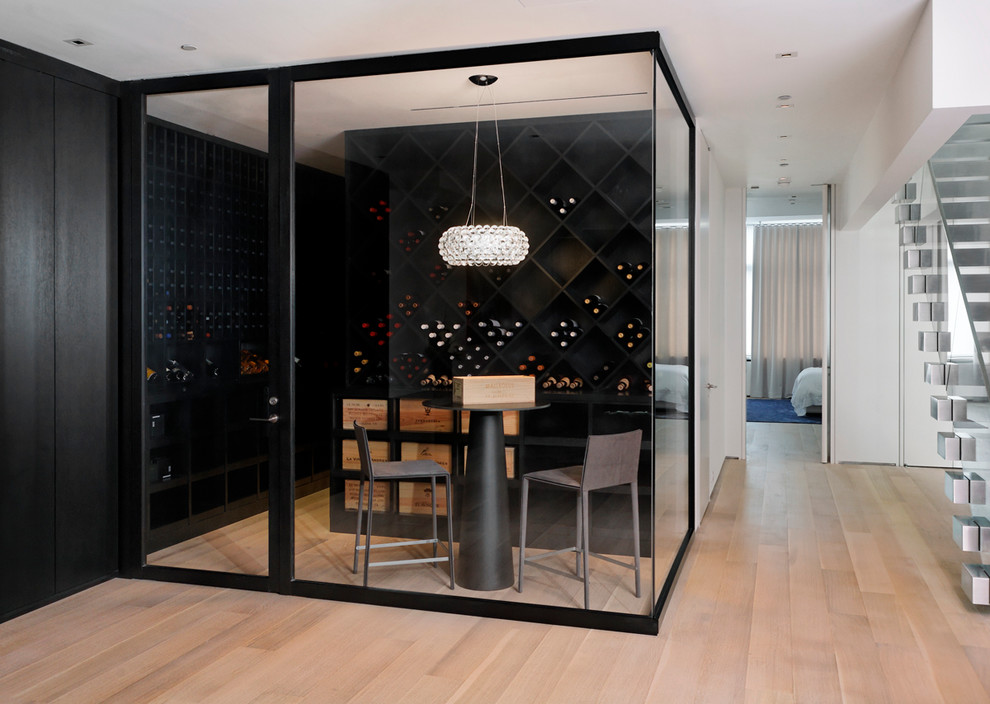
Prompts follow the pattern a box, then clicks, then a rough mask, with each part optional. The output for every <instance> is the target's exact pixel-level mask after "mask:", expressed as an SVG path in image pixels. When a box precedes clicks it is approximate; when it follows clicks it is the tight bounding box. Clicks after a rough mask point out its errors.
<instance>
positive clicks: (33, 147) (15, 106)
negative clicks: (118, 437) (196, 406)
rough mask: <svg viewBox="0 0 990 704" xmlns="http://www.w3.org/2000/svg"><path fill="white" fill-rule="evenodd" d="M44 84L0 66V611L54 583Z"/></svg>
mask: <svg viewBox="0 0 990 704" xmlns="http://www.w3.org/2000/svg"><path fill="white" fill-rule="evenodd" d="M53 80H54V79H52V78H51V77H50V76H45V75H43V74H40V73H37V72H34V71H31V70H28V69H25V68H22V67H19V66H15V65H13V64H10V63H7V62H3V61H0V95H2V96H3V98H2V99H0V301H2V307H0V432H2V436H0V558H2V561H3V564H2V568H0V613H7V612H10V611H13V610H15V609H17V608H20V607H23V606H26V605H29V604H31V603H33V602H35V601H38V600H39V599H41V598H44V597H45V596H50V595H51V594H52V593H53V592H54V583H55V560H54V550H55V534H54V528H53V526H54V502H53V496H54V490H55V445H54V438H55V387H54V368H55V358H54V337H55V326H54V316H53V310H52V308H53V299H54V293H55V281H54V272H53V266H52V262H53V252H54V232H53V227H52V224H53V202H54V192H53V182H54V163H53V160H52V157H51V155H52V145H53V132H52V123H53V119H54V111H53V103H52V90H53Z"/></svg>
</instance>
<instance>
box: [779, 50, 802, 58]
mask: <svg viewBox="0 0 990 704" xmlns="http://www.w3.org/2000/svg"><path fill="white" fill-rule="evenodd" d="M797 55H798V54H797V52H796V51H782V52H781V53H779V54H774V56H775V58H778V59H796V58H797Z"/></svg>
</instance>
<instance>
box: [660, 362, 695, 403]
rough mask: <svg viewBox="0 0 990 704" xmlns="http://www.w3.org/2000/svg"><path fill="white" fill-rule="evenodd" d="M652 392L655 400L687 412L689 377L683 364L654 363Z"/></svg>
mask: <svg viewBox="0 0 990 704" xmlns="http://www.w3.org/2000/svg"><path fill="white" fill-rule="evenodd" d="M653 393H654V396H655V398H656V400H657V401H660V402H662V403H664V404H667V405H668V406H673V407H674V409H675V410H676V411H678V412H679V413H687V412H688V407H689V404H690V402H691V378H690V375H689V374H688V367H687V365H685V364H654V365H653Z"/></svg>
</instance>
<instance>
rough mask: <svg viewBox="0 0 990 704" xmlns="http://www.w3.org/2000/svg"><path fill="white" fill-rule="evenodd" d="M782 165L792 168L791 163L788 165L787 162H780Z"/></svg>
mask: <svg viewBox="0 0 990 704" xmlns="http://www.w3.org/2000/svg"><path fill="white" fill-rule="evenodd" d="M780 165H781V166H790V164H789V163H787V162H786V161H782V162H780Z"/></svg>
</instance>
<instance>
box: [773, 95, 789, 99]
mask: <svg viewBox="0 0 990 704" xmlns="http://www.w3.org/2000/svg"><path fill="white" fill-rule="evenodd" d="M791 97H792V96H790V95H778V96H777V100H790V99H791Z"/></svg>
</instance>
